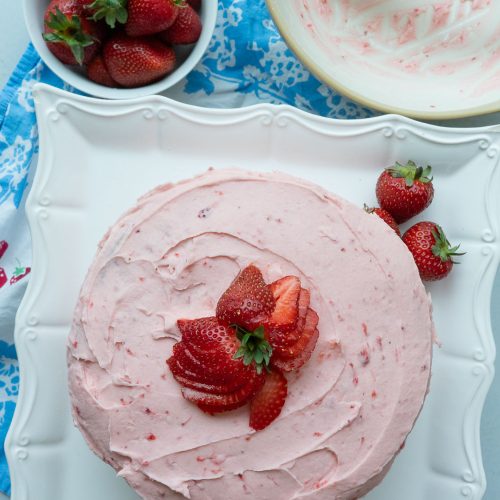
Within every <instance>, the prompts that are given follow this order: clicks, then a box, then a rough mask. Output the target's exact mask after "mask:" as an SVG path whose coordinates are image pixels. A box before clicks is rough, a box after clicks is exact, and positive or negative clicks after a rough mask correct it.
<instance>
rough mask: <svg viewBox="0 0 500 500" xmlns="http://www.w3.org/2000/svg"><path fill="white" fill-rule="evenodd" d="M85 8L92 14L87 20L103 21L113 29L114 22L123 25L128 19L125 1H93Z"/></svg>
mask: <svg viewBox="0 0 500 500" xmlns="http://www.w3.org/2000/svg"><path fill="white" fill-rule="evenodd" d="M86 8H87V9H89V10H90V11H92V12H93V14H92V16H90V17H89V19H92V20H93V21H100V20H101V19H104V20H105V21H106V24H107V25H108V26H110V27H111V28H114V27H115V25H116V22H119V23H120V24H125V23H126V22H127V19H128V11H127V0H94V2H93V3H91V4H90V5H87V6H86Z"/></svg>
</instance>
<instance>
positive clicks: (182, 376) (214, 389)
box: [169, 360, 247, 395]
mask: <svg viewBox="0 0 500 500" xmlns="http://www.w3.org/2000/svg"><path fill="white" fill-rule="evenodd" d="M169 361H170V360H169ZM169 366H170V369H171V371H172V375H173V376H174V378H175V380H177V382H179V384H181V385H182V386H183V387H187V388H188V389H194V390H196V391H200V392H207V393H209V394H219V395H222V394H231V393H232V392H235V391H237V390H238V389H239V388H241V387H242V386H243V385H246V383H247V380H238V381H236V382H229V383H224V384H221V385H220V384H219V385H218V384H213V383H210V382H200V381H199V380H198V377H197V376H196V374H193V373H191V372H189V371H187V370H185V369H184V367H182V366H181V365H180V364H178V362H177V361H176V360H173V361H170V362H169Z"/></svg>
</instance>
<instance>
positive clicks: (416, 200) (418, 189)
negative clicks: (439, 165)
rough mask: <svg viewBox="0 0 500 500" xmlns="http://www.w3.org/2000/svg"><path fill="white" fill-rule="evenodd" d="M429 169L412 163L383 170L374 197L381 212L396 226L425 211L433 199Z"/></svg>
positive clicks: (397, 164)
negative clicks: (391, 218) (386, 213)
mask: <svg viewBox="0 0 500 500" xmlns="http://www.w3.org/2000/svg"><path fill="white" fill-rule="evenodd" d="M431 170H432V169H431V167H426V168H425V169H424V168H422V167H419V166H417V165H416V164H415V162H413V161H409V162H408V163H407V164H406V165H400V164H399V163H396V165H394V166H393V167H391V168H387V169H385V170H384V171H383V172H382V174H380V177H379V178H378V181H377V186H376V195H377V200H378V203H379V205H380V207H381V208H383V209H384V210H387V212H389V213H390V214H391V215H392V216H393V217H394V220H395V221H396V222H398V223H402V222H405V221H407V220H408V219H411V218H412V217H414V216H415V215H417V214H419V213H420V212H422V210H424V209H425V208H427V207H428V206H429V205H430V204H431V202H432V199H433V197H434V187H433V185H432V177H431V176H430V175H431Z"/></svg>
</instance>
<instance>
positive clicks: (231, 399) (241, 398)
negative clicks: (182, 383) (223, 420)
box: [182, 370, 265, 413]
mask: <svg viewBox="0 0 500 500" xmlns="http://www.w3.org/2000/svg"><path fill="white" fill-rule="evenodd" d="M264 380H265V372H262V373H261V374H260V375H259V374H258V373H257V372H256V371H255V370H254V371H253V372H252V375H251V377H250V378H249V379H248V382H247V383H246V384H245V385H244V386H242V387H240V388H239V389H237V390H236V391H234V392H231V393H230V394H209V393H207V392H202V391H197V390H193V389H189V388H187V387H183V388H182V395H183V396H184V397H185V398H186V399H188V400H189V401H191V402H193V403H196V404H197V405H198V407H199V408H200V409H201V410H203V411H204V412H207V413H221V412H224V411H230V410H235V409H236V408H239V407H240V406H243V405H245V404H246V403H248V401H249V400H250V399H251V398H252V397H253V396H254V395H255V394H256V393H257V391H258V390H259V389H260V388H261V387H262V385H263V384H264Z"/></svg>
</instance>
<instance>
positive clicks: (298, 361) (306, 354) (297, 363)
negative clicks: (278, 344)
mask: <svg viewBox="0 0 500 500" xmlns="http://www.w3.org/2000/svg"><path fill="white" fill-rule="evenodd" d="M318 337H319V331H318V329H317V328H315V329H314V332H313V334H312V335H311V336H309V338H308V342H307V344H306V345H305V347H303V348H302V351H301V352H299V354H298V355H297V356H296V357H295V358H291V359H286V358H278V357H276V358H275V359H273V363H272V364H273V366H275V367H276V368H278V369H280V370H281V371H283V372H291V371H294V370H298V369H299V368H301V367H302V366H303V365H304V364H305V363H307V362H308V361H309V358H310V357H311V354H312V352H313V351H314V348H315V347H316V343H317V342H318Z"/></svg>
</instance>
